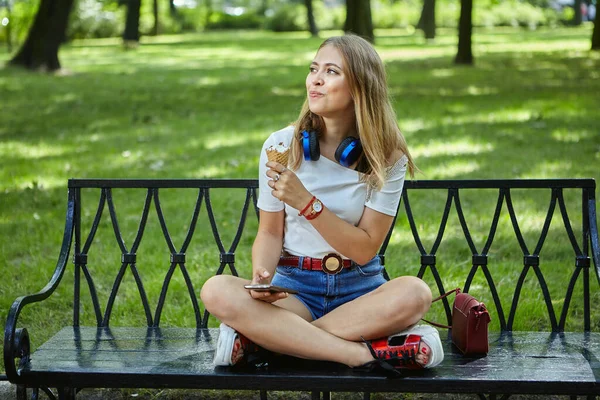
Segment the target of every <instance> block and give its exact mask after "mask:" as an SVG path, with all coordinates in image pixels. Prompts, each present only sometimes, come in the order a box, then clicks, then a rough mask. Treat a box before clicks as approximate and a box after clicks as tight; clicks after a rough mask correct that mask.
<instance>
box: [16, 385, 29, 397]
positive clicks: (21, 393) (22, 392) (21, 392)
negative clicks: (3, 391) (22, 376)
mask: <svg viewBox="0 0 600 400" xmlns="http://www.w3.org/2000/svg"><path fill="white" fill-rule="evenodd" d="M17 400H27V388H26V387H25V386H23V385H17Z"/></svg>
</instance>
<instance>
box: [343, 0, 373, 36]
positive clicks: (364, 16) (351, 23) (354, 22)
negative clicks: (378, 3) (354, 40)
mask: <svg viewBox="0 0 600 400" xmlns="http://www.w3.org/2000/svg"><path fill="white" fill-rule="evenodd" d="M344 31H345V32H346V33H348V32H352V33H354V34H356V35H359V36H362V37H363V38H365V39H367V40H368V41H370V42H371V43H372V42H374V41H375V34H374V33H373V19H372V18H371V1H370V0H346V22H345V23H344Z"/></svg>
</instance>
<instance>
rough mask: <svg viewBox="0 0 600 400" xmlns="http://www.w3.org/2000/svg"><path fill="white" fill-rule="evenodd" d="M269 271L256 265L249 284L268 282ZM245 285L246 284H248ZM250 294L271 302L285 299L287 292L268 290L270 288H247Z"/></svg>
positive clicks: (269, 279) (269, 278)
mask: <svg viewBox="0 0 600 400" xmlns="http://www.w3.org/2000/svg"><path fill="white" fill-rule="evenodd" d="M270 282H271V273H270V272H269V271H267V270H266V269H265V268H263V267H256V269H255V270H254V273H253V276H252V282H251V284H250V285H261V287H262V285H265V284H267V285H268V284H270ZM250 285H246V286H250ZM249 291H250V296H252V298H253V299H256V300H262V301H264V302H267V303H273V302H275V301H277V300H281V299H285V298H286V297H287V296H288V294H287V292H279V291H270V290H267V291H265V290H253V289H249Z"/></svg>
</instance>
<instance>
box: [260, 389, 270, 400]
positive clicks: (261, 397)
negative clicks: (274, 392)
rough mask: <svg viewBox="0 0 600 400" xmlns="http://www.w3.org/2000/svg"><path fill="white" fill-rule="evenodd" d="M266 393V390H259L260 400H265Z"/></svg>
mask: <svg viewBox="0 0 600 400" xmlns="http://www.w3.org/2000/svg"><path fill="white" fill-rule="evenodd" d="M267 399H268V397H267V391H266V390H261V391H260V400H267Z"/></svg>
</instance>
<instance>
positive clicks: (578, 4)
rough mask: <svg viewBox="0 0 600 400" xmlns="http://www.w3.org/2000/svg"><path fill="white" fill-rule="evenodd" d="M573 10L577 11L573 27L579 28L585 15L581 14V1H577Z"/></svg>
mask: <svg viewBox="0 0 600 400" xmlns="http://www.w3.org/2000/svg"><path fill="white" fill-rule="evenodd" d="M573 9H574V11H575V15H574V17H573V25H575V26H579V25H581V23H582V22H583V15H582V14H581V0H575V1H574V2H573Z"/></svg>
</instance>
